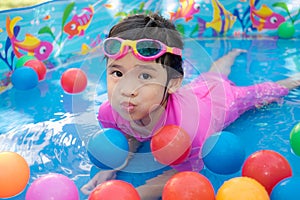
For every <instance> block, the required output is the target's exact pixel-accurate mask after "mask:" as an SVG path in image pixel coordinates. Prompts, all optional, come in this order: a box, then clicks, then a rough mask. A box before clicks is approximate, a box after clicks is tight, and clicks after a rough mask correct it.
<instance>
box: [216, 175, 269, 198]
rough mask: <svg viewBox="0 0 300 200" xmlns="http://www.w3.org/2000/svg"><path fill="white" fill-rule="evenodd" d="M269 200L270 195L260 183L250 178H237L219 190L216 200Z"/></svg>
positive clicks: (224, 184)
mask: <svg viewBox="0 0 300 200" xmlns="http://www.w3.org/2000/svg"><path fill="white" fill-rule="evenodd" d="M254 199H255V200H269V199H270V198H269V195H268V193H267V191H266V189H265V188H264V186H262V185H261V184H260V183H259V182H258V181H256V180H254V179H252V178H249V177H235V178H232V179H229V180H228V181H225V182H224V183H223V185H221V187H220V188H219V190H218V192H217V195H216V200H254Z"/></svg>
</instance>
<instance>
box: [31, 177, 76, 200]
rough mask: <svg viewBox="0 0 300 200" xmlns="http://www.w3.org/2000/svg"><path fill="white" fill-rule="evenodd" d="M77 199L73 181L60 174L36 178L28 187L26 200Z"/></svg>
mask: <svg viewBox="0 0 300 200" xmlns="http://www.w3.org/2000/svg"><path fill="white" fill-rule="evenodd" d="M52 199H55V200H79V193H78V189H77V187H76V185H75V183H74V182H73V181H72V180H71V179H69V178H68V177H66V176H64V175H62V174H47V175H44V176H42V177H39V178H37V179H36V180H35V181H34V182H33V183H32V184H31V185H30V187H29V188H28V190H27V193H26V200H52Z"/></svg>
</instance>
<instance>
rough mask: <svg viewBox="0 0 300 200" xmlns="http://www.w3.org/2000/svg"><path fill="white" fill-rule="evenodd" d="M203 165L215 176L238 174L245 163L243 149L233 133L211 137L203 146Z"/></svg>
mask: <svg viewBox="0 0 300 200" xmlns="http://www.w3.org/2000/svg"><path fill="white" fill-rule="evenodd" d="M201 153H202V157H203V162H204V165H205V166H206V167H207V168H208V169H209V170H210V171H212V172H214V173H216V174H223V175H228V174H233V173H236V172H238V171H239V170H240V169H241V167H242V165H243V163H244V161H245V154H246V153H245V148H244V146H243V145H242V142H241V141H240V139H239V138H238V137H237V136H236V135H234V134H233V133H230V132H226V131H221V132H218V133H216V134H213V135H211V136H210V137H208V138H207V140H206V141H205V142H204V144H203V148H202V152H201Z"/></svg>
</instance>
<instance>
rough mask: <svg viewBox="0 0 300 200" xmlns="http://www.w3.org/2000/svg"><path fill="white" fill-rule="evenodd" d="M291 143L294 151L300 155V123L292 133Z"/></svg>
mask: <svg viewBox="0 0 300 200" xmlns="http://www.w3.org/2000/svg"><path fill="white" fill-rule="evenodd" d="M290 145H291V148H292V150H293V152H294V153H295V154H296V155H297V156H300V123H298V124H297V125H296V126H295V127H294V128H293V129H292V131H291V133H290Z"/></svg>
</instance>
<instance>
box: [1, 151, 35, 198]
mask: <svg viewBox="0 0 300 200" xmlns="http://www.w3.org/2000/svg"><path fill="white" fill-rule="evenodd" d="M29 177H30V170H29V166H28V164H27V162H26V160H25V159H24V158H23V157H22V156H20V155H19V154H17V153H14V152H1V153H0V198H9V197H13V196H15V195H17V194H19V193H21V192H22V191H23V190H24V189H25V187H26V185H27V183H28V180H29Z"/></svg>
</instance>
